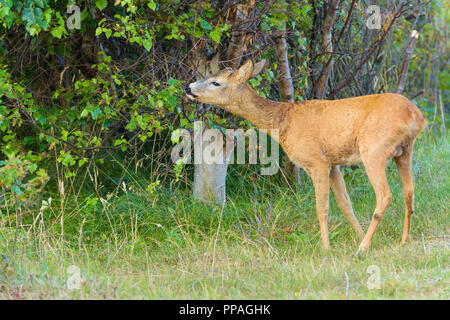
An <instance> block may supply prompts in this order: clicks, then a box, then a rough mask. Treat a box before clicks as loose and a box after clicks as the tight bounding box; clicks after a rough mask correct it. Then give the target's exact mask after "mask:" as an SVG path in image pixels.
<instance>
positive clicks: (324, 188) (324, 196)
mask: <svg viewBox="0 0 450 320" xmlns="http://www.w3.org/2000/svg"><path fill="white" fill-rule="evenodd" d="M306 171H307V172H308V173H309V175H310V176H311V179H312V181H313V184H314V191H315V194H316V213H317V218H318V219H319V225H320V236H321V239H322V248H323V249H325V250H328V249H329V248H330V240H329V237H328V206H329V194H330V176H329V175H330V171H329V167H328V165H327V164H319V165H317V166H315V167H314V168H306Z"/></svg>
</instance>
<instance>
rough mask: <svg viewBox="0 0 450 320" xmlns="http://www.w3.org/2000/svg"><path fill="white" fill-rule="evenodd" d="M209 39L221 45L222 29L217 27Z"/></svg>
mask: <svg viewBox="0 0 450 320" xmlns="http://www.w3.org/2000/svg"><path fill="white" fill-rule="evenodd" d="M209 37H210V38H211V39H213V40H214V42H216V43H219V42H220V38H221V37H222V29H220V28H219V27H215V28H214V30H213V31H212V32H211V33H210V34H209Z"/></svg>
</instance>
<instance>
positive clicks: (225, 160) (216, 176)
mask: <svg viewBox="0 0 450 320" xmlns="http://www.w3.org/2000/svg"><path fill="white" fill-rule="evenodd" d="M205 129H206V128H203V126H202V125H201V126H200V127H197V128H195V129H194V144H195V147H194V148H195V149H194V152H195V155H194V157H200V158H199V159H195V160H194V162H200V163H195V165H194V183H193V190H192V194H193V198H194V199H197V200H200V201H203V202H215V203H216V204H218V205H222V204H223V203H224V202H225V200H226V176H227V169H228V164H229V162H230V156H231V154H232V151H233V148H234V140H231V139H227V141H226V142H227V144H226V148H223V141H224V139H223V136H222V134H220V135H218V136H216V139H214V141H211V140H209V141H205V139H204V138H205V135H204V133H205ZM227 138H229V137H227ZM206 142H209V145H208V148H209V149H210V150H212V149H214V150H222V151H223V152H222V154H221V155H220V159H218V160H219V161H218V162H214V163H207V162H206V161H205V156H204V155H205V154H204V152H203V151H204V150H205V148H206V145H205V143H206ZM197 148H198V149H197ZM196 149H197V150H196ZM199 153H200V154H199Z"/></svg>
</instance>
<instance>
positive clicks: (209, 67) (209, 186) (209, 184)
mask: <svg viewBox="0 0 450 320" xmlns="http://www.w3.org/2000/svg"><path fill="white" fill-rule="evenodd" d="M253 5H254V0H251V1H249V2H248V3H246V4H237V5H236V7H235V8H234V10H236V11H235V15H234V20H233V23H232V25H233V27H232V28H233V31H232V36H231V39H230V44H229V46H228V49H227V60H226V65H227V67H230V68H233V69H237V67H239V64H240V62H241V57H242V53H243V46H244V44H245V37H246V35H245V32H244V31H243V27H244V25H245V21H246V19H247V16H248V13H249V11H250V8H251V6H253ZM219 60H220V59H219V55H218V54H217V55H216V56H215V57H214V58H213V60H212V61H211V63H209V64H206V62H204V63H203V62H200V66H204V73H205V74H204V76H209V75H211V74H212V73H215V71H217V70H219V69H220V63H219ZM202 132H203V131H202ZM228 138H229V137H227V148H226V150H224V152H223V159H222V161H221V163H213V164H207V163H205V162H202V163H198V164H195V167H194V184H193V190H192V191H193V197H194V199H197V200H200V201H204V202H211V201H214V202H216V203H217V204H223V203H224V201H225V200H226V175H227V169H228V163H229V160H230V159H229V157H230V155H231V151H232V150H233V148H234V140H231V139H228ZM211 143H213V144H215V146H214V147H215V148H222V147H223V139H218V140H215V141H214V142H211Z"/></svg>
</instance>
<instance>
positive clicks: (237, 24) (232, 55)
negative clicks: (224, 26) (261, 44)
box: [226, 0, 255, 69]
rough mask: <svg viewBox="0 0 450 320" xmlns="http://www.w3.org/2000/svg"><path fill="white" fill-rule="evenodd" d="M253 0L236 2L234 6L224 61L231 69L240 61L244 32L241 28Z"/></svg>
mask: <svg viewBox="0 0 450 320" xmlns="http://www.w3.org/2000/svg"><path fill="white" fill-rule="evenodd" d="M254 2H255V1H254V0H251V1H249V2H248V3H245V4H243V3H238V4H236V6H235V8H234V10H235V13H234V20H233V26H232V32H231V39H230V44H229V45H228V49H227V61H226V66H227V67H230V68H232V69H236V68H237V67H238V66H239V64H240V62H241V58H242V52H243V46H244V44H245V32H244V31H243V30H242V29H243V27H244V25H245V21H246V19H247V17H248V13H249V11H250V7H251V6H253V5H254Z"/></svg>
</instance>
